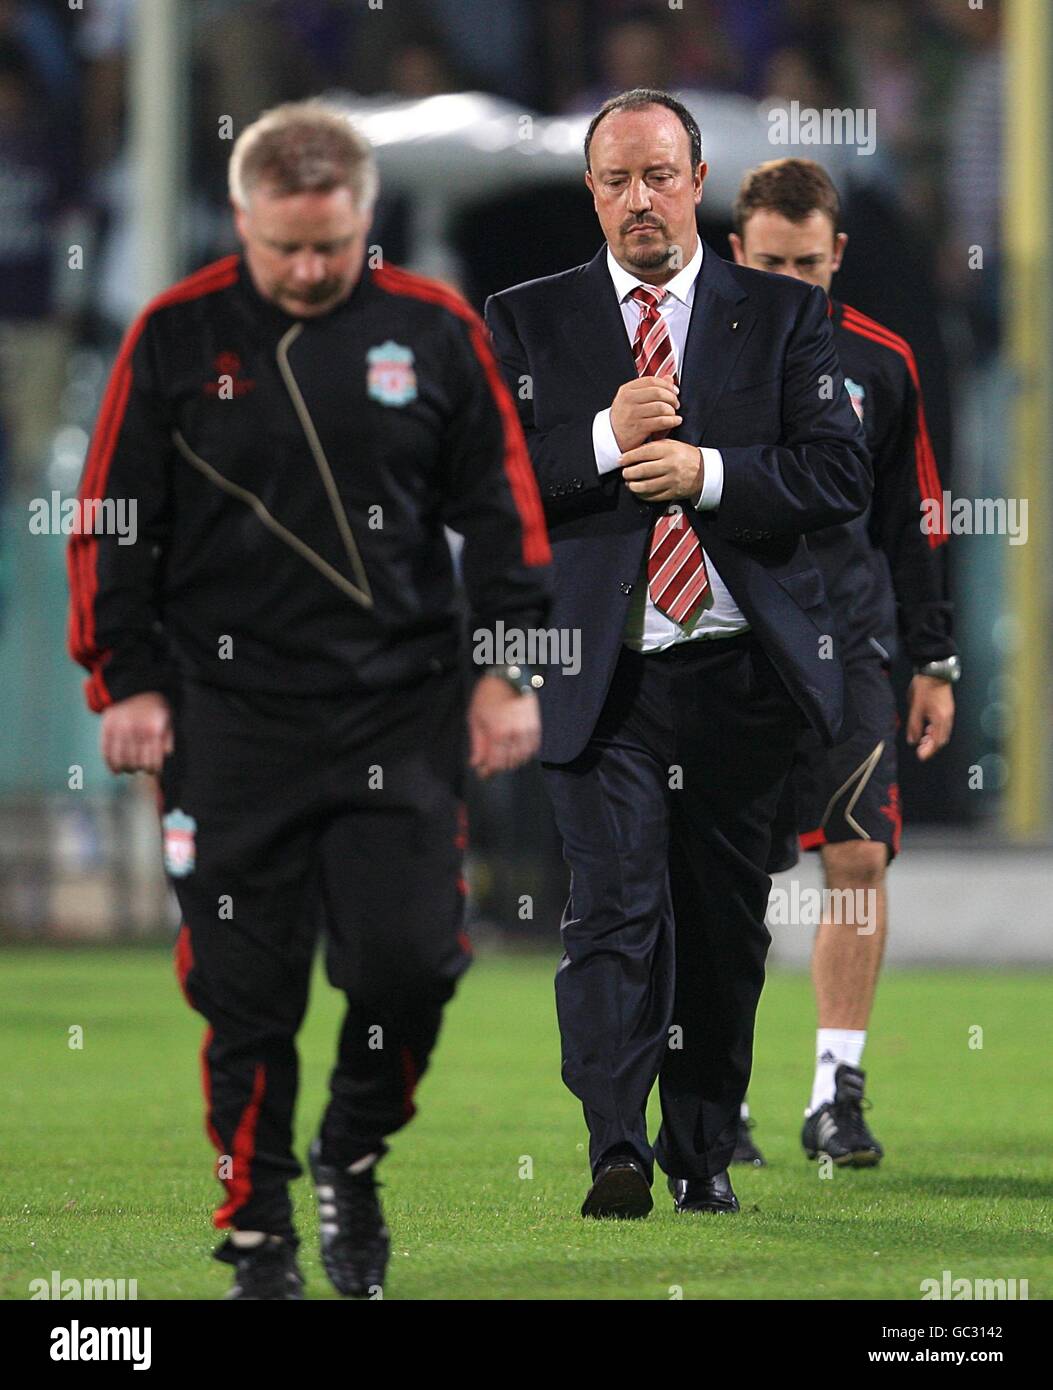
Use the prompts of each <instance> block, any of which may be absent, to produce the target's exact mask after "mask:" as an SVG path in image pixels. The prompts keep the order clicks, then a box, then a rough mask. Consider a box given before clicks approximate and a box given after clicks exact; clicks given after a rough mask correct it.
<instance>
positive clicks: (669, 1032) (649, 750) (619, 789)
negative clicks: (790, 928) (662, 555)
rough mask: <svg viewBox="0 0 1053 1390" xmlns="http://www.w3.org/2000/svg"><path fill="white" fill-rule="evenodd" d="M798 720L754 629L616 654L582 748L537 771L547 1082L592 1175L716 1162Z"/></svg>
mask: <svg viewBox="0 0 1053 1390" xmlns="http://www.w3.org/2000/svg"><path fill="white" fill-rule="evenodd" d="M802 724H803V717H802V715H801V714H800V711H799V709H798V707H797V705H796V704H795V703H794V701H793V699H792V698H791V696H790V694H789V693H788V691H787V690H786V687H785V686H784V685H783V683H782V681H781V680H780V678H779V676H778V675H777V673H776V671H775V669H774V667H773V666H772V664H771V662H770V661H769V659H768V658H767V656H766V655H765V654H764V651H763V650H762V648H761V646H760V643H759V642H758V641H757V639H756V638H755V637H754V636H753V634H752V633H749V632H746V633H739V634H735V635H734V636H732V637H725V638H702V639H697V640H695V641H691V642H687V643H678V644H677V645H675V646H673V647H670V648H667V649H665V650H664V651H660V652H654V653H639V652H635V651H633V650H631V649H630V648H628V647H623V648H622V651H621V654H620V656H619V658H618V663H617V667H616V669H615V673H614V677H613V680H612V683H611V687H610V690H609V692H608V695H607V699H606V702H605V704H604V706H603V710H602V712H601V715H600V718H599V721H598V723H597V725H596V728H595V730H594V732H593V735H592V737H591V739H590V741H589V743H588V745H587V746H586V748H585V749H584V751H583V752H582V753H581V754H580V755H579V756H578V757H577V758H575V759H574V760H573V761H572V762H569V763H561V764H553V763H546V764H545V765H544V776H545V783H546V787H547V790H548V792H549V795H550V798H551V800H552V804H553V808H554V810H555V816H556V822H557V825H558V828H559V831H560V834H561V836H562V839H563V853H564V858H565V860H566V862H567V864H568V865H569V867H570V871H571V886H570V897H569V900H568V902H567V906H566V909H565V911H564V915H563V922H562V938H563V949H564V954H563V957H562V960H561V962H560V965H559V968H558V971H557V974H556V1003H557V1011H558V1015H559V1026H560V1033H561V1038H562V1050H563V1079H564V1081H565V1082H566V1084H567V1086H568V1087H569V1088H570V1090H571V1091H572V1092H573V1093H574V1094H575V1095H576V1096H577V1097H578V1099H579V1100H580V1101H581V1103H582V1106H583V1108H584V1111H585V1119H586V1122H587V1124H588V1127H589V1133H590V1159H591V1163H592V1168H593V1172H594V1173H595V1171H596V1170H597V1168H598V1167H599V1164H600V1163H601V1161H602V1160H603V1159H604V1157H605V1156H607V1155H609V1154H610V1153H611V1151H612V1150H619V1151H629V1152H632V1153H633V1154H634V1155H635V1156H636V1157H638V1158H639V1159H640V1161H641V1162H642V1163H643V1164H644V1165H645V1167H646V1170H647V1172H648V1175H649V1176H652V1175H653V1163H654V1161H655V1159H657V1162H658V1164H659V1166H660V1167H661V1168H662V1169H663V1170H664V1171H665V1172H666V1173H667V1174H668V1175H669V1176H670V1177H673V1178H702V1177H710V1176H712V1175H714V1174H715V1173H719V1172H720V1171H721V1170H722V1169H724V1168H726V1167H727V1165H728V1163H729V1162H730V1160H731V1155H732V1152H733V1149H734V1145H735V1127H736V1121H737V1119H738V1114H739V1108H740V1106H741V1103H742V1100H743V1097H744V1096H745V1094H746V1089H747V1086H748V1084H749V1078H750V1068H751V1065H752V1055H753V1027H754V1018H755V1015H756V1009H757V1003H758V1000H759V998H760V993H761V989H762V987H763V983H764V962H765V958H766V955H767V951H768V947H769V945H770V943H771V937H770V936H769V934H768V930H767V928H766V926H765V922H764V916H765V912H766V909H767V902H768V893H769V890H770V887H771V880H770V878H769V877H768V875H767V873H766V872H765V863H766V860H767V856H768V850H769V843H770V836H771V824H772V821H773V819H774V816H775V812H776V809H777V807H778V803H779V796H780V793H781V790H782V787H783V783H784V781H785V779H786V776H787V774H788V772H789V769H790V766H791V763H792V760H793V754H794V748H795V746H796V743H797V739H798V737H799V735H800V732H801V728H802ZM656 1079H657V1080H658V1085H659V1094H660V1098H661V1110H662V1123H661V1129H660V1131H659V1134H658V1138H657V1142H656V1144H655V1147H654V1149H653V1150H652V1148H651V1145H650V1143H649V1142H648V1137H647V1123H646V1107H647V1100H648V1096H649V1095H650V1092H651V1090H652V1088H653V1086H654V1083H655V1080H656Z"/></svg>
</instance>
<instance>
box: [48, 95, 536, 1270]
mask: <svg viewBox="0 0 1053 1390" xmlns="http://www.w3.org/2000/svg"><path fill="white" fill-rule="evenodd" d="M375 185H376V178H375V172H374V169H373V165H372V159H371V155H370V153H369V150H368V146H366V145H365V143H364V142H363V141H362V140H361V138H360V137H359V136H357V134H355V132H354V131H353V130H352V129H351V128H350V126H349V125H348V123H347V121H346V119H345V118H344V117H342V116H341V115H339V114H337V113H335V112H333V111H332V110H330V109H328V108H326V107H324V106H321V105H320V104H318V103H301V104H298V105H296V106H289V107H284V108H277V109H276V110H275V111H274V112H271V113H268V114H267V115H266V116H264V117H263V118H261V119H260V121H258V122H256V123H255V125H254V126H252V127H250V128H249V129H248V130H247V131H246V132H244V134H243V135H242V136H241V138H240V139H239V141H238V143H237V145H236V146H235V150H234V154H233V157H232V164H231V191H232V197H233V201H234V206H235V213H236V217H237V223H238V229H239V233H240V235H241V238H242V241H243V243H244V254H243V255H242V256H231V257H228V258H227V259H225V260H222V261H219V262H216V263H215V264H214V265H210V266H207V267H205V269H203V270H200V271H198V272H197V274H195V275H192V276H191V277H190V278H189V279H187V280H184V281H183V282H182V283H180V284H178V285H176V286H175V287H174V288H173V289H171V290H169V291H168V292H167V293H165V294H163V295H161V296H160V297H159V298H158V299H157V300H155V301H154V302H153V303H152V304H151V305H150V306H149V307H148V309H147V310H146V312H145V313H144V314H143V315H142V317H141V318H140V319H139V320H138V322H137V323H136V324H135V325H134V326H133V327H132V329H131V330H130V332H129V334H128V337H127V338H126V340H125V343H124V346H123V347H122V349H121V352H120V355H119V357H118V359H117V362H116V364H115V367H114V370H113V375H112V378H111V381H110V384H109V388H108V391H107V393H106V397H105V399H104V402H103V405H102V409H101V412H100V416H99V421H98V424H97V427H96V431H95V435H94V438H93V442H92V447H91V450H90V453H89V456H88V460H87V464H86V467H85V474H84V479H83V482H82V488H81V496H82V498H83V499H95V498H99V499H106V498H112V499H114V500H115V501H116V500H122V499H123V500H125V501H126V502H128V503H129V504H131V503H134V506H135V516H136V520H137V527H136V531H137V534H136V539H135V543H134V544H122V543H121V542H120V540H119V539H118V538H117V537H116V536H111V535H106V534H94V533H91V532H90V531H89V529H88V528H87V527H84V528H83V529H82V532H81V534H79V535H76V536H75V537H74V538H73V541H72V544H71V547H70V553H69V567H70V580H71V592H72V609H71V649H72V652H73V654H74V656H75V657H76V659H77V660H78V661H80V662H81V663H82V664H83V665H84V666H86V667H87V669H88V671H89V673H90V674H89V679H88V681H87V694H88V700H89V703H90V705H91V707H92V708H93V709H94V710H97V711H100V712H102V713H103V753H104V756H105V757H106V760H107V762H108V764H109V766H110V767H111V769H112V770H113V771H135V770H145V771H148V772H150V771H153V772H160V774H161V788H162V793H163V828H164V849H165V866H166V868H167V870H168V872H169V874H170V876H171V878H172V882H173V885H174V887H175V891H176V893H177V896H178V899H179V903H180V907H181V909H182V915H183V926H182V929H181V932H180V935H179V942H178V946H177V963H178V967H179V973H180V978H181V981H182V985H183V988H184V991H185V993H186V995H187V998H188V999H189V1001H190V1003H191V1004H192V1006H193V1007H194V1008H195V1009H197V1010H198V1011H199V1012H200V1013H202V1014H203V1015H204V1016H205V1018H206V1019H207V1021H208V1025H209V1030H208V1033H207V1035H206V1041H205V1048H204V1074H205V1087H206V1099H207V1107H208V1110H207V1125H208V1130H209V1134H210V1136H211V1138H212V1140H213V1142H214V1144H215V1146H216V1148H217V1150H218V1151H219V1154H220V1160H219V1165H218V1176H219V1177H220V1179H221V1180H222V1181H223V1183H224V1186H225V1189H226V1201H225V1203H224V1205H223V1206H222V1207H221V1209H220V1211H219V1212H218V1213H217V1214H216V1218H215V1221H216V1225H217V1226H220V1227H223V1228H229V1229H230V1231H231V1236H230V1239H229V1240H228V1242H227V1244H226V1245H225V1246H224V1247H223V1248H222V1250H221V1251H220V1252H219V1254H220V1258H223V1259H225V1260H227V1261H228V1262H230V1263H234V1264H236V1266H237V1282H236V1284H235V1289H234V1291H233V1296H235V1297H290V1296H291V1297H298V1296H300V1284H301V1281H300V1277H299V1273H298V1271H297V1269H296V1264H295V1258H294V1253H295V1248H296V1237H295V1234H294V1231H293V1226H292V1214H291V1206H290V1201H289V1192H288V1183H289V1180H290V1179H292V1178H294V1177H296V1176H298V1175H299V1173H300V1171H301V1170H300V1167H299V1164H298V1162H297V1160H296V1158H295V1157H294V1155H293V1151H292V1120H293V1106H294V1101H295V1096H296V1088H297V1057H296V1050H295V1035H296V1032H297V1029H298V1027H299V1025H300V1022H301V1020H302V1018H303V1014H304V1010H305V1007H306V1002H307V990H308V980H309V973H310V967H311V958H312V951H313V945H314V938H315V932H316V928H317V927H318V925H319V924H320V923H321V924H322V925H323V926H324V929H325V933H326V941H327V947H326V964H327V970H328V976H329V979H330V981H331V983H332V984H333V985H334V986H335V987H337V988H338V989H340V990H342V991H344V992H345V993H346V996H347V1014H346V1018H345V1021H344V1025H343V1029H342V1032H341V1035H340V1042H339V1051H338V1057H337V1062H336V1066H335V1068H334V1070H333V1073H332V1078H331V1096H330V1101H329V1105H328V1108H327V1110H326V1113H325V1116H324V1118H323V1121H322V1126H321V1131H320V1136H319V1141H318V1143H316V1145H315V1147H314V1148H313V1149H312V1168H313V1171H314V1175H315V1181H316V1185H317V1188H318V1195H319V1204H320V1216H321V1225H322V1242H323V1256H324V1258H325V1264H326V1268H327V1271H328V1273H329V1275H330V1277H331V1278H332V1280H333V1282H334V1284H335V1285H336V1286H337V1288H338V1289H339V1290H340V1291H341V1292H343V1293H352V1294H359V1295H361V1294H365V1293H368V1292H370V1290H375V1289H376V1288H377V1286H379V1285H380V1284H381V1282H382V1279H383V1274H384V1265H385V1262H386V1258H387V1244H388V1242H387V1232H386V1230H385V1229H384V1226H383V1220H382V1217H381V1215H380V1208H379V1204H378V1203H377V1201H376V1195H375V1191H374V1177H373V1174H374V1169H375V1165H376V1162H377V1160H378V1158H380V1157H381V1156H382V1155H383V1153H384V1152H385V1147H386V1146H385V1138H386V1136H387V1135H389V1134H390V1133H391V1132H392V1131H394V1130H396V1129H398V1128H399V1127H400V1126H401V1125H403V1124H405V1122H406V1121H407V1120H408V1119H409V1118H410V1117H411V1116H412V1114H413V1093H414V1088H415V1086H416V1084H417V1081H418V1080H419V1078H420V1076H421V1074H422V1073H423V1071H424V1069H425V1067H426V1066H427V1063H428V1057H429V1054H430V1052H431V1049H432V1047H433V1045H434V1043H435V1040H436V1036H437V1033H438V1030H439V1024H440V1018H441V1014H442V1008H443V1005H444V1004H445V1002H446V1001H447V1000H448V999H449V998H450V996H451V995H452V993H453V991H454V987H455V984H456V981H457V979H458V978H459V976H460V975H461V973H462V972H463V971H464V969H465V967H466V966H467V964H468V961H469V948H468V945H467V942H466V939H465V937H464V934H463V930H462V919H463V907H464V891H465V890H464V882H463V879H462V877H461V862H462V855H463V850H464V847H465V835H466V828H465V822H464V808H463V799H462V796H463V780H464V767H465V763H466V761H467V757H466V754H467V752H468V750H467V749H466V737H465V733H466V727H465V702H466V689H465V686H466V681H465V670H464V666H465V662H464V660H463V658H462V641H461V625H462V618H461V614H460V609H459V603H458V597H457V590H456V586H455V576H454V570H453V565H452V562H451V556H450V550H449V545H448V541H447V538H446V534H445V530H444V527H445V526H447V525H448V526H449V527H450V528H451V529H453V530H454V531H457V532H460V533H461V534H462V535H463V536H464V548H463V555H462V569H463V578H464V584H465V589H466V591H467V596H468V602H469V607H470V614H469V617H470V621H471V626H472V628H473V630H474V631H476V632H478V631H480V630H492V629H493V628H494V627H495V625H496V624H497V623H498V622H499V621H501V622H503V623H504V624H505V627H506V628H514V629H522V630H527V629H530V628H532V627H534V626H536V625H537V624H538V623H539V622H541V621H543V619H544V616H545V613H546V611H547V604H548V598H547V568H546V567H547V563H548V561H549V550H548V542H547V538H546V533H545V529H544V522H543V517H542V510H541V505H540V501H539V498H538V494H537V490H536V486H535V483H534V480H533V474H532V472H531V469H530V464H529V459H528V457H527V453H526V449H525V444H524V441H523V438H522V435H521V433H520V429H519V425H518V422H517V419H516V415H515V410H514V407H513V406H512V403H511V400H510V399H509V397H508V394H507V392H506V390H505V387H504V385H503V384H502V382H501V380H500V378H499V375H498V372H497V369H496V367H495V365H494V361H493V358H492V356H491V353H490V349H489V346H488V339H487V336H486V332H485V329H484V327H483V325H482V323H481V321H480V320H479V319H478V318H477V317H476V316H475V315H474V313H473V312H472V311H471V310H470V309H469V308H468V306H467V305H465V304H464V302H463V301H462V300H461V299H460V298H459V297H458V296H457V295H455V294H454V293H453V292H452V291H450V290H448V289H445V288H443V287H441V286H439V285H437V284H436V283H434V282H432V281H428V280H424V279H421V278H419V277H417V276H413V275H409V274H407V273H405V272H402V271H398V270H395V269H391V268H384V267H379V268H378V267H375V266H373V265H372V264H371V265H370V266H368V267H367V266H366V265H365V258H366V251H367V247H366V234H367V231H368V227H369V213H370V209H371V205H372V200H373V197H374V195H375ZM374 259H375V257H374ZM498 659H499V658H498ZM528 680H529V676H527V678H526V679H524V676H523V673H522V672H521V671H520V670H519V669H517V668H508V669H498V668H494V669H492V670H490V671H488V672H486V673H485V674H483V675H482V676H481V678H480V679H479V681H478V682H477V683H476V685H475V687H474V691H473V693H472V696H471V703H470V706H469V708H468V720H467V726H468V731H469V732H470V737H471V749H470V760H471V765H472V766H473V767H474V768H475V769H476V770H477V771H478V772H479V773H480V775H482V776H488V775H489V774H490V773H492V772H496V771H501V770H504V769H508V768H512V767H515V766H518V765H519V764H521V763H522V762H523V761H524V760H525V759H526V758H528V757H529V756H531V755H532V753H533V752H534V751H535V749H536V747H537V743H538V734H539V721H538V714H537V708H536V704H537V702H536V699H535V697H534V695H533V694H532V693H531V692H530V691H529V689H524V688H523V687H524V686H525V685H526V684H527V683H528ZM540 680H541V677H539V676H535V677H533V681H534V684H535V685H536V684H537V683H538V682H539V681H540Z"/></svg>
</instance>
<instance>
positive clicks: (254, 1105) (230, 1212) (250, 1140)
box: [209, 1062, 267, 1227]
mask: <svg viewBox="0 0 1053 1390" xmlns="http://www.w3.org/2000/svg"><path fill="white" fill-rule="evenodd" d="M266 1087H267V1073H266V1068H265V1067H264V1065H263V1063H262V1062H257V1063H256V1071H255V1075H254V1077H253V1082H252V1096H251V1098H250V1099H249V1103H248V1105H246V1107H245V1109H244V1110H243V1111H242V1115H241V1119H240V1120H239V1121H238V1127H237V1129H236V1130H235V1131H234V1142H233V1144H232V1145H231V1153H230V1159H231V1176H230V1177H229V1178H221V1179H220V1181H221V1182H222V1183H223V1186H224V1187H225V1188H226V1189H227V1201H226V1203H225V1204H224V1205H223V1206H222V1207H220V1209H219V1211H217V1212H216V1214H215V1216H214V1217H213V1218H212V1219H213V1222H214V1224H215V1225H216V1226H220V1227H222V1226H230V1225H232V1224H233V1218H234V1216H235V1215H236V1214H237V1213H238V1212H239V1211H240V1210H241V1208H242V1207H243V1206H245V1204H246V1203H247V1202H248V1200H249V1198H250V1197H251V1196H252V1160H253V1158H254V1157H255V1155H256V1126H257V1124H258V1123H259V1118H260V1105H261V1103H262V1101H263V1093H264V1091H265V1090H266ZM209 1127H210V1129H211V1120H210V1121H209ZM212 1133H213V1136H214V1137H213V1143H215V1142H216V1139H217V1138H218V1136H217V1135H216V1134H215V1130H212Z"/></svg>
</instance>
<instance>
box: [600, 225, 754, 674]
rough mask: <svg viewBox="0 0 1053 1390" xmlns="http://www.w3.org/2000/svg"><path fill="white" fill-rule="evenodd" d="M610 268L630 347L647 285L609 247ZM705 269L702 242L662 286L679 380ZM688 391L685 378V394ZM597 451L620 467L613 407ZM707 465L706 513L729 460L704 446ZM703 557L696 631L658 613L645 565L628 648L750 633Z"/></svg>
mask: <svg viewBox="0 0 1053 1390" xmlns="http://www.w3.org/2000/svg"><path fill="white" fill-rule="evenodd" d="M607 269H608V270H609V271H610V275H611V279H612V280H613V282H614V289H615V293H616V294H617V296H618V303H619V305H620V307H621V311H622V320H623V322H624V323H625V331H626V333H627V334H628V337H629V343H630V346H631V345H632V343H633V342H634V341H635V339H636V330H637V327H638V326H639V322H640V315H641V312H642V309H643V306H642V305H641V304H639V303H637V301H636V300H635V299H630V297H629V296H630V295H631V293H632V291H633V290H634V289H635V288H636V287H637V285H643V284H644V281H642V280H637V279H636V277H635V276H633V275H632V274H630V272H629V271H627V270H623V269H622V267H621V266H620V265H619V264H618V262H617V261H616V260H615V259H614V257H613V256H612V255H611V252H610V248H609V247H608V249H607ZM701 269H702V242H701V241H699V242H698V244H697V245H696V247H695V254H694V255H693V256H692V257H691V259H690V260H689V261H688V263H687V265H685V266H684V268H683V270H680V271H678V272H677V273H676V275H674V276H673V278H672V279H671V280H667V281H666V283H665V284H664V285H663V286H662V289H664V290H665V292H666V294H665V298H664V299H663V300H662V302H661V304H660V305H659V306H658V312H659V313H660V314H661V315H662V317H663V318H664V319H665V322H666V327H667V328H668V329H669V337H670V338H671V339H672V343H673V353H674V361H675V363H676V368H677V375H678V376H679V372H680V363H681V362H682V361H683V360H684V347H685V345H686V343H687V330H688V325H689V324H690V322H691V305H692V304H693V303H694V299H695V282H696V280H697V279H698V272H699V271H700V270H701ZM646 288H648V289H653V288H654V286H653V285H648V286H646ZM685 389H686V388H685V386H684V383H683V381H682V380H681V383H680V390H681V394H683V392H684V390H685ZM592 447H593V450H594V452H595V455H596V468H597V471H598V472H600V473H609V472H610V471H611V470H613V469H615V468H617V467H618V460H619V458H620V457H621V455H622V450H621V449H620V448H619V446H618V441H617V440H616V439H615V437H614V429H613V427H612V425H611V412H610V410H609V409H607V410H601V411H600V412H599V414H598V415H597V416H596V418H595V419H594V420H593V422H592ZM702 461H703V475H704V476H703V483H702V492H701V494H700V496H699V497H698V498H697V499H695V505H696V506H697V507H698V509H699V511H703V512H704V511H710V510H711V509H713V508H715V507H717V506H719V505H720V498H721V494H722V492H723V490H724V460H723V458H722V457H721V453H720V450H719V449H710V448H703V449H702ZM682 505H687V506H690V505H691V503H690V502H689V501H686V500H685V503H674V504H670V507H671V508H672V507H674V506H682ZM702 553H703V555H705V561H706V572H707V574H708V575H709V586H710V590H711V592H712V596H713V602H712V605H711V606H710V607H709V608H706V609H704V610H703V612H702V614H701V616H700V617H698V618H697V619H696V621H695V625H694V627H693V628H692V629H691V631H688V629H687V628H685V627H682V626H681V625H680V624H679V623H677V622H674V621H673V619H672V618H669V617H667V616H666V615H665V614H664V613H661V612H659V610H658V609H657V608H656V607H655V606H654V602H653V600H652V598H651V595H650V593H649V591H648V586H647V574H646V563H645V565H644V573H643V574H642V576H641V582H640V583H639V584H638V585H637V586H636V593H635V595H634V598H633V602H632V605H631V607H630V609H629V617H628V621H627V623H626V629H625V635H624V638H623V641H624V642H625V644H626V646H628V647H633V648H634V649H635V650H636V651H644V652H650V651H660V650H661V649H662V648H663V647H671V646H672V645H673V643H674V642H690V641H695V640H696V639H698V638H702V637H728V636H730V635H731V634H732V633H733V632H744V631H745V630H746V628H747V627H748V624H747V622H746V619H745V618H744V617H743V615H742V612H741V610H740V609H739V607H738V605H737V604H736V602H735V600H734V599H733V598H732V597H731V595H730V594H729V593H728V591H727V589H726V588H725V587H724V584H723V583H722V581H721V578H720V575H719V574H718V573H717V571H716V567H715V566H714V564H713V561H712V560H711V559H710V558H709V556H708V555H706V554H705V551H703V552H702Z"/></svg>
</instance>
